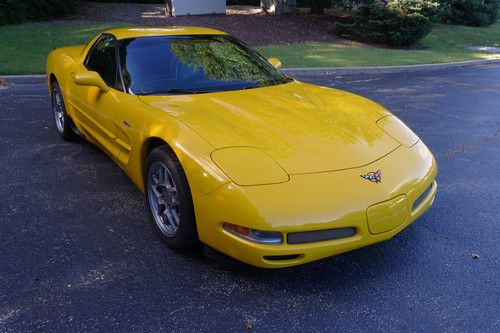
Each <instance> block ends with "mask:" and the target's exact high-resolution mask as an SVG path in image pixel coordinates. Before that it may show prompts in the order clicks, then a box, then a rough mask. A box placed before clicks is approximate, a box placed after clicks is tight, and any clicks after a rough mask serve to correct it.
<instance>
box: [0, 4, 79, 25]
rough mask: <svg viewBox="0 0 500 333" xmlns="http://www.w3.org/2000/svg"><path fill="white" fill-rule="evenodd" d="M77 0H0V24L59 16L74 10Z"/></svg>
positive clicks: (69, 13)
mask: <svg viewBox="0 0 500 333" xmlns="http://www.w3.org/2000/svg"><path fill="white" fill-rule="evenodd" d="M79 3H80V1H79V0H38V1H31V0H0V24H9V23H21V22H24V21H31V20H32V21H40V20H49V19H52V18H61V17H65V16H68V15H71V14H74V13H75V12H76V9H77V7H78V5H79Z"/></svg>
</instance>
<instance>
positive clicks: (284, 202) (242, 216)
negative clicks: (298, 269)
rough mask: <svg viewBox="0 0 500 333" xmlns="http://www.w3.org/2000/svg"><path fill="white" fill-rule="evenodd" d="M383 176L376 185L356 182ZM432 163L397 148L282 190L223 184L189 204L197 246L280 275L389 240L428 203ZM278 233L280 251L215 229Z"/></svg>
mask: <svg viewBox="0 0 500 333" xmlns="http://www.w3.org/2000/svg"><path fill="white" fill-rule="evenodd" d="M375 170H382V177H383V179H382V182H381V183H372V182H369V181H367V180H365V179H363V178H361V177H360V175H361V174H365V173H366V172H369V171H375ZM436 174H437V166H436V163H435V160H434V158H433V156H432V154H431V153H430V151H429V150H428V149H427V147H426V146H425V145H424V144H423V143H422V142H418V143H417V144H416V145H415V146H413V147H411V148H405V147H400V148H398V149H397V150H396V151H394V152H393V153H391V154H390V155H388V156H386V157H384V158H382V159H380V160H378V161H376V162H373V163H371V164H370V165H368V166H364V167H360V168H355V169H348V170H342V171H334V172H324V173H316V174H304V175H292V176H291V177H290V181H289V182H287V183H283V184H274V185H260V186H245V187H240V186H237V185H235V184H234V183H230V184H226V185H224V186H222V187H221V188H219V189H217V190H215V191H213V192H211V193H209V194H199V195H198V196H197V197H195V198H194V203H195V213H196V217H197V225H198V234H199V237H200V240H201V241H202V242H204V243H205V244H207V245H208V246H210V247H212V248H214V249H216V250H218V251H220V252H222V253H225V254H227V255H229V256H231V257H233V258H235V259H238V260H240V261H243V262H245V263H248V264H251V265H254V266H259V267H265V268H280V267H288V266H294V265H299V264H303V263H307V262H311V261H315V260H318V259H322V258H325V257H329V256H332V255H336V254H339V253H342V252H347V251H350V250H354V249H357V248H361V247H364V246H367V245H370V244H374V243H378V242H381V241H384V240H387V239H389V238H391V237H392V236H394V235H396V234H397V233H399V232H400V231H401V230H403V229H404V228H405V227H407V226H408V225H409V224H411V223H412V222H413V221H414V220H415V219H416V218H418V217H419V216H420V215H421V214H422V213H423V212H425V211H426V210H427V209H428V208H429V207H430V206H431V204H432V202H433V201H434V198H435V195H436V191H437V184H436V182H435V177H436ZM223 222H228V223H234V224H237V225H241V226H246V227H249V228H254V229H259V230H269V231H279V232H282V233H283V235H284V237H283V239H284V243H283V244H280V245H264V244H257V243H253V242H250V241H247V240H244V239H242V238H239V237H238V236H235V235H233V234H231V233H229V232H227V231H225V230H224V229H223V228H222V223H223ZM337 228H355V229H356V233H355V234H354V235H352V236H348V237H345V238H339V239H333V240H325V241H318V242H311V243H302V244H288V243H287V234H288V233H294V232H305V231H320V230H327V229H337Z"/></svg>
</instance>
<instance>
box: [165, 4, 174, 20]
mask: <svg viewBox="0 0 500 333" xmlns="http://www.w3.org/2000/svg"><path fill="white" fill-rule="evenodd" d="M165 7H166V8H165V12H166V13H167V16H170V17H172V16H174V9H173V8H172V0H165Z"/></svg>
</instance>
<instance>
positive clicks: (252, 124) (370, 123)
mask: <svg viewBox="0 0 500 333" xmlns="http://www.w3.org/2000/svg"><path fill="white" fill-rule="evenodd" d="M279 65H280V63H279V60H278V59H275V58H271V59H269V60H266V59H264V58H263V57H262V56H261V55H259V54H258V53H256V52H255V51H253V50H252V49H250V48H249V47H247V46H245V45H244V44H243V43H242V42H240V41H238V40H237V39H235V38H233V37H231V36H229V35H228V34H226V33H223V32H220V31H216V30H212V29H204V28H194V27H164V28H129V29H113V30H109V31H106V32H104V33H102V34H100V35H98V36H96V37H95V38H94V39H92V40H91V41H90V43H89V44H88V45H86V46H85V45H81V46H72V47H64V48H59V49H56V50H54V51H52V52H51V53H50V55H49V56H48V60H47V67H46V69H47V80H48V84H49V89H50V93H51V96H52V112H53V116H54V120H55V125H56V127H57V130H58V131H59V134H60V135H61V136H62V138H63V139H65V140H71V139H72V138H74V137H75V136H76V135H80V136H83V137H85V138H86V139H87V140H89V141H90V142H92V143H94V144H95V145H97V146H99V147H100V148H101V149H102V150H103V151H104V152H106V154H108V155H109V156H110V157H111V158H112V159H113V160H114V161H116V163H117V164H118V165H119V166H120V167H121V168H122V169H123V170H124V171H125V173H126V174H127V175H129V176H130V178H131V179H132V181H133V182H134V183H135V184H136V185H137V186H138V187H139V188H140V189H141V190H142V191H143V192H144V194H145V196H146V199H147V202H148V207H149V210H150V212H149V213H150V215H151V221H152V223H153V225H154V226H155V228H156V229H157V231H158V232H159V235H160V236H161V238H162V239H163V240H164V241H165V243H167V244H168V245H170V246H171V247H174V248H185V247H191V246H194V245H197V244H199V243H200V242H201V243H203V244H205V245H206V246H208V247H209V248H212V249H215V250H218V251H219V252H222V253H224V254H226V255H229V256H231V257H233V258H236V259H238V260H240V261H243V262H246V263H248V264H251V265H255V266H260V267H269V268H276V267H287V266H293V265H298V264H303V263H306V262H310V261H313V260H317V259H321V258H324V257H328V256H332V255H335V254H338V253H341V252H346V251H349V250H353V249H357V248H360V247H363V246H366V245H369V244H373V243H377V242H380V241H383V240H386V239H388V238H390V237H392V236H394V235H395V234H397V233H398V232H400V231H401V230H403V229H404V228H405V227H407V226H408V225H409V224H410V223H411V222H413V221H414V220H415V219H416V218H417V217H418V216H420V215H421V214H422V213H423V212H424V211H425V210H427V209H428V208H429V207H430V205H431V204H432V202H433V200H434V197H435V194H436V189H437V185H436V182H435V180H434V179H435V177H436V174H437V167H436V162H435V159H434V157H433V156H432V153H431V152H430V151H429V149H428V148H427V147H426V146H425V144H424V143H423V142H422V141H421V140H420V139H419V138H418V137H417V136H416V135H415V134H414V133H413V132H412V131H411V130H410V129H409V128H408V127H407V126H406V125H405V124H403V123H402V122H401V121H400V120H399V119H398V118H396V117H395V116H394V115H392V114H391V113H390V112H389V111H387V110H386V109H385V108H383V107H382V106H380V105H378V104H376V103H374V102H372V101H370V100H368V99H365V98H363V97H360V96H357V95H354V94H351V93H348V92H345V91H341V90H336V89H330V88H324V87H319V86H315V85H312V84H307V83H303V82H299V81H297V80H294V79H291V78H289V77H286V76H284V75H283V74H282V73H281V72H280V71H279V70H277V69H276V68H277V67H279Z"/></svg>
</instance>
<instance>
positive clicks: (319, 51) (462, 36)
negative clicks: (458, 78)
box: [0, 21, 500, 75]
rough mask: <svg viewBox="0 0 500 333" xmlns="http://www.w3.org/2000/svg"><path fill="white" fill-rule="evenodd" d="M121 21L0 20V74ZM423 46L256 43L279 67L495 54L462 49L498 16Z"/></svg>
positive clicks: (36, 66)
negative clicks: (0, 23)
mask: <svg viewBox="0 0 500 333" xmlns="http://www.w3.org/2000/svg"><path fill="white" fill-rule="evenodd" d="M125 25H126V24H125V23H95V22H87V23H82V22H56V23H54V22H52V23H50V24H49V23H28V24H20V25H8V26H0V36H1V37H0V75H2V74H3V75H9V74H33V73H43V72H44V67H45V59H46V57H47V54H48V53H49V52H50V50H52V48H53V41H52V34H53V35H54V36H55V44H56V46H57V47H60V46H65V45H76V44H85V43H87V42H88V41H89V40H90V39H91V38H92V37H93V36H94V35H96V34H97V33H99V32H101V31H103V30H106V29H109V28H111V27H117V26H125ZM421 45H422V46H423V47H424V49H422V50H398V49H385V48H376V47H365V46H350V45H341V44H333V43H298V44H290V45H273V46H262V47H257V50H259V51H260V52H262V53H263V54H264V55H266V56H275V57H278V58H280V60H281V62H282V63H283V66H284V67H337V66H338V67H345V66H385V65H412V64H426V63H440V62H450V61H461V60H473V59H498V58H500V55H498V54H491V53H486V52H475V51H469V50H466V49H465V46H467V45H486V46H495V47H500V21H497V23H496V24H494V25H492V26H490V27H487V28H472V27H462V26H451V25H436V27H435V28H434V30H433V31H432V32H431V33H430V34H429V35H428V36H427V37H426V38H424V39H423V40H422V41H421Z"/></svg>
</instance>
